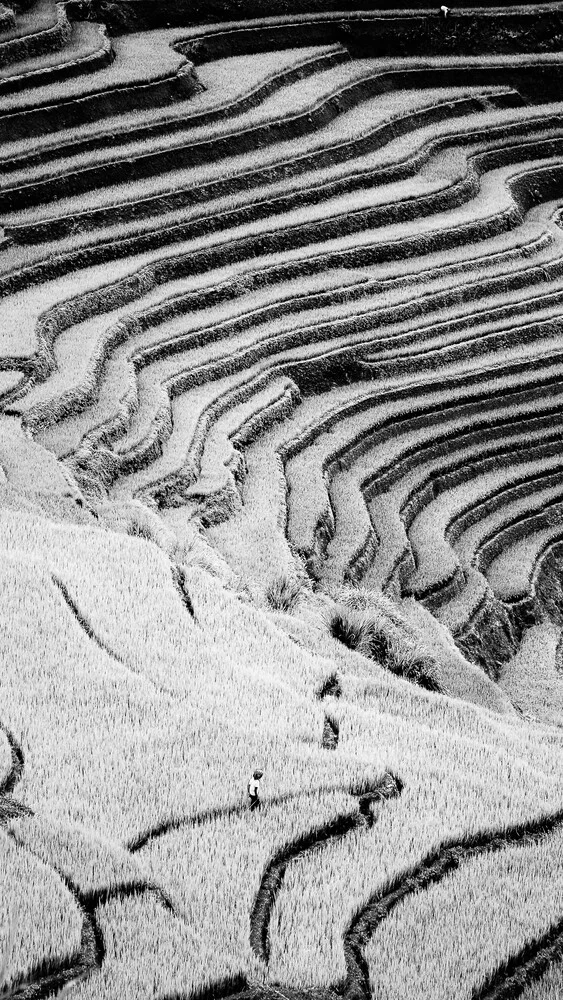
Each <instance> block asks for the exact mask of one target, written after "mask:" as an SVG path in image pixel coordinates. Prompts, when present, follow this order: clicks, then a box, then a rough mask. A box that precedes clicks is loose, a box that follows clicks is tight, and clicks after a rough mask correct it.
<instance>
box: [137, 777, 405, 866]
mask: <svg viewBox="0 0 563 1000" xmlns="http://www.w3.org/2000/svg"><path fill="white" fill-rule="evenodd" d="M390 780H391V781H393V782H394V783H395V785H396V787H397V789H398V791H401V790H402V788H403V784H402V782H401V780H400V778H397V777H395V775H392V774H390V773H389V772H388V773H387V774H386V775H385V777H384V778H382V779H380V780H379V781H377V782H376V783H375V784H374V785H373V786H372V785H369V784H366V785H365V786H362V787H359V786H358V787H356V786H355V785H351V786H349V785H323V786H321V787H320V788H314V789H310V790H308V791H303V792H285V793H283V794H281V795H272V796H271V797H270V798H267V799H262V800H261V807H262V809H264V808H267V807H268V806H269V805H272V806H273V805H280V804H282V803H283V802H292V801H294V800H295V799H304V800H305V801H306V800H307V799H308V798H309V796H310V795H311V793H312V792H315V793H318V792H347V793H348V794H349V795H351V796H352V797H353V798H357V799H358V801H359V803H360V805H361V803H362V801H363V800H364V799H365V800H366V801H369V800H370V799H371V797H373V798H374V800H375V799H376V798H377V796H378V795H380V793H381V790H382V789H383V788H385V787H388V786H389V782H390ZM387 797H389V796H387ZM247 812H248V804H247V803H246V802H239V803H236V804H233V805H230V806H218V807H217V808H216V809H205V810H204V811H203V812H201V813H195V814H194V815H193V816H185V817H180V818H177V819H173V820H165V821H163V822H162V823H159V824H158V825H157V826H154V827H152V829H150V830H146V831H145V832H144V833H140V834H138V835H137V836H136V837H133V838H132V839H131V840H130V841H128V842H127V843H126V844H125V845H124V847H125V849H126V850H128V851H130V852H131V853H132V854H136V853H137V851H141V850H142V849H143V847H146V845H147V844H148V843H149V842H150V841H152V840H157V839H158V838H159V837H164V836H165V835H166V834H167V833H170V832H171V831H172V830H179V829H181V828H182V827H194V828H195V827H198V826H203V825H204V824H205V823H213V822H215V820H217V819H222V818H225V819H227V818H228V817H230V816H244V815H245V813H247Z"/></svg>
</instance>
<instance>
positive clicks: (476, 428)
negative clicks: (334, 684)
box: [319, 393, 561, 587]
mask: <svg viewBox="0 0 563 1000" xmlns="http://www.w3.org/2000/svg"><path fill="white" fill-rule="evenodd" d="M560 405H561V399H560V398H559V397H558V396H557V394H556V393H554V396H553V398H550V399H549V401H548V403H547V404H546V409H547V415H544V416H539V417H538V416H534V417H531V418H528V419H526V411H525V409H522V408H518V409H515V410H514V411H513V412H512V413H510V408H508V407H507V409H506V410H505V411H504V413H503V414H500V413H499V412H495V413H493V414H491V416H490V417H488V418H487V421H484V420H481V421H476V420H475V418H474V417H473V418H472V421H471V430H470V431H469V430H468V428H467V426H464V425H463V423H459V424H458V426H457V429H456V430H454V427H452V424H451V423H448V421H447V420H445V421H444V422H443V423H442V424H441V426H440V430H439V432H437V433H435V434H434V435H431V436H430V437H429V429H428V428H426V429H425V430H424V431H422V432H421V431H420V430H418V431H417V430H416V429H414V430H413V431H412V432H411V433H410V434H409V435H408V436H407V439H406V440H405V438H404V437H402V436H398V437H397V438H395V439H393V440H392V441H386V442H384V443H381V442H377V436H375V440H374V441H373V444H371V445H370V447H369V450H367V451H365V452H363V453H362V454H361V455H360V456H359V458H358V459H357V460H355V461H354V460H353V459H352V462H353V464H352V465H351V468H346V466H347V465H348V462H347V461H346V459H341V460H339V462H338V466H337V469H336V470H331V468H330V467H329V468H328V469H327V478H328V492H329V498H330V503H331V509H332V512H333V516H334V528H333V534H332V537H331V538H330V540H329V541H328V544H327V545H326V551H323V550H322V549H321V552H320V555H321V557H324V558H323V559H322V562H321V563H320V566H319V578H320V579H321V580H322V581H323V583H324V584H342V583H343V582H344V581H346V580H355V581H356V582H358V581H359V580H360V579H362V577H363V576H364V575H365V572H366V570H367V571H368V572H369V570H370V565H372V566H373V573H372V574H371V576H370V580H371V582H372V583H373V579H374V575H375V574H377V576H378V577H379V579H380V586H381V587H383V585H384V584H386V583H387V581H388V579H389V577H390V575H391V573H392V572H393V570H394V569H395V568H396V565H397V564H398V562H399V560H400V559H402V557H403V555H404V553H405V551H406V549H407V548H408V545H409V543H408V538H407V528H408V526H409V524H410V523H411V521H412V519H413V518H414V516H415V514H416V513H417V512H418V510H419V509H421V506H422V504H423V502H424V501H423V497H424V495H425V494H427V491H429V490H430V491H432V489H433V481H434V479H435V478H436V477H440V476H442V475H445V474H446V472H447V473H448V474H449V476H450V477H451V476H452V475H454V476H455V477H458V478H460V479H465V478H468V477H469V476H470V475H471V472H470V465H471V463H473V462H482V461H483V459H484V458H487V459H488V460H489V461H491V460H492V461H493V462H495V461H496V460H497V458H499V459H501V460H502V455H503V453H504V452H506V451H507V450H514V449H515V448H516V447H518V446H519V445H521V444H522V443H523V442H524V441H526V442H527V443H528V444H529V445H532V446H533V445H535V444H537V443H538V442H542V443H543V444H544V445H546V446H547V443H548V440H549V439H551V438H552V437H553V435H554V434H556V433H557V431H556V428H557V426H558V421H557V416H558V409H557V408H558V406H560ZM534 409H535V411H536V412H537V406H536V407H535V408H534ZM501 416H502V419H501ZM559 433H561V431H560V432H559ZM558 440H559V438H558ZM386 446H387V447H386ZM389 462H392V464H393V468H392V470H390V471H389V472H388V473H387V475H386V474H385V471H384V467H385V464H386V463H387V464H388V463H389ZM342 466H344V468H342ZM374 490H375V491H376V498H374V497H373V495H372V493H373V491H374ZM370 501H371V502H370ZM370 515H371V516H370Z"/></svg>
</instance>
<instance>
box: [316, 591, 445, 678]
mask: <svg viewBox="0 0 563 1000" xmlns="http://www.w3.org/2000/svg"><path fill="white" fill-rule="evenodd" d="M328 626H329V631H330V634H331V635H332V637H333V638H334V639H337V640H338V641H339V642H342V643H343V644H344V645H345V646H347V647H348V649H351V650H353V651H354V652H356V653H361V654H362V656H366V657H367V658H368V659H370V660H373V661H374V662H375V663H379V664H380V665H381V666H382V667H385V669H386V670H389V671H390V673H392V674H395V675H396V676H397V677H402V678H403V679H404V680H407V681H410V682H411V683H413V684H417V685H418V686H419V687H422V688H424V689H425V690H427V691H434V692H438V693H439V692H440V691H441V688H440V684H439V683H438V680H437V677H436V673H437V663H436V661H435V660H434V658H433V657H432V656H429V655H428V654H426V653H424V652H420V651H418V650H417V649H416V648H413V647H411V646H410V645H408V643H407V642H406V639H403V637H402V636H401V634H400V633H399V632H398V631H397V632H396V634H395V633H394V632H393V631H392V630H391V627H389V628H387V627H386V626H385V624H384V623H383V620H375V619H374V618H373V617H371V616H370V615H369V614H368V613H367V612H361V611H354V610H353V609H349V608H342V607H341V608H337V609H336V610H335V611H334V612H332V614H331V615H330V616H329V619H328Z"/></svg>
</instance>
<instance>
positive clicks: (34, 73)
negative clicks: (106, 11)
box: [0, 21, 114, 98]
mask: <svg viewBox="0 0 563 1000" xmlns="http://www.w3.org/2000/svg"><path fill="white" fill-rule="evenodd" d="M94 39H95V41H96V44H95V45H93V40H94ZM73 54H74V55H75V58H71V56H72V55H73ZM113 57H114V51H113V48H112V44H111V39H110V38H109V37H108V35H107V32H106V27H105V25H104V24H90V23H89V22H86V21H85V22H77V23H76V24H74V25H73V26H72V35H71V37H70V40H69V44H68V45H67V47H66V48H64V49H62V51H61V61H60V62H59V63H55V65H52V64H51V63H48V64H47V65H46V66H45V67H41V66H38V67H37V68H36V69H28V70H26V71H25V72H24V73H21V74H19V75H15V74H14V75H11V76H2V77H0V98H1V97H2V96H3V95H4V94H10V93H18V92H20V91H21V90H23V89H25V88H26V87H42V86H44V85H45V84H49V83H58V82H59V81H60V80H63V79H68V78H69V77H73V76H81V75H82V74H83V73H89V72H92V71H95V70H97V69H101V68H103V67H104V66H107V65H108V64H109V63H110V62H111V61H112V60H113ZM25 65H27V64H25Z"/></svg>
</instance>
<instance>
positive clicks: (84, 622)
mask: <svg viewBox="0 0 563 1000" xmlns="http://www.w3.org/2000/svg"><path fill="white" fill-rule="evenodd" d="M51 579H52V581H53V583H54V585H55V587H56V588H57V590H59V591H60V592H61V594H62V596H63V598H64V601H65V603H66V605H67V606H68V608H69V609H70V611H71V612H72V614H73V616H74V617H75V618H76V621H77V622H78V624H79V625H80V628H81V629H83V631H84V632H85V633H86V635H87V636H88V638H89V639H91V640H92V641H93V642H95V643H96V645H97V646H99V648H100V649H101V650H103V652H104V653H106V654H107V655H108V656H110V657H111V659H112V660H117V662H118V663H120V664H121V665H122V666H124V667H127V663H126V662H125V661H124V660H123V658H122V657H121V656H120V655H119V653H116V652H115V650H113V649H111V647H110V646H108V645H107V644H106V643H105V642H104V641H103V639H100V637H99V636H98V635H96V633H95V632H94V629H93V628H92V626H91V624H90V622H89V621H88V619H87V618H85V617H84V615H83V614H82V612H81V611H80V609H79V607H78V605H77V604H76V603H75V601H74V600H73V599H72V597H71V596H70V594H69V592H68V590H67V588H66V587H65V585H64V583H63V582H62V580H59V579H58V577H56V576H52V577H51Z"/></svg>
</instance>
